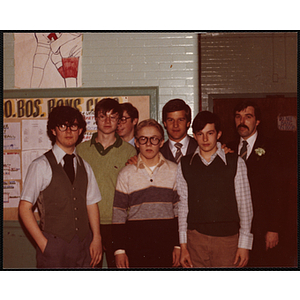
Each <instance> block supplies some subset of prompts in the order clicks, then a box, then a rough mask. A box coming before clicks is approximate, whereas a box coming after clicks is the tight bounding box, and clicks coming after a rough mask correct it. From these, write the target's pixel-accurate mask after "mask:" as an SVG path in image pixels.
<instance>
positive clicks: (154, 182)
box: [113, 154, 179, 249]
mask: <svg viewBox="0 0 300 300" xmlns="http://www.w3.org/2000/svg"><path fill="white" fill-rule="evenodd" d="M176 174H177V165H176V164H175V163H173V162H171V161H169V160H166V159H165V158H164V157H163V155H162V154H159V163H158V165H157V166H156V168H155V169H154V171H153V172H151V170H150V169H149V168H147V166H146V165H145V164H144V162H143V161H142V159H141V158H140V156H138V162H137V165H128V166H126V167H125V168H123V169H122V170H121V171H120V173H119V175H118V179H117V185H116V191H115V198H114V205H113V224H118V225H122V224H123V225H124V224H125V223H126V224H128V223H130V227H128V226H115V227H117V230H115V231H114V232H115V236H114V242H115V246H116V249H125V248H126V246H125V245H126V236H127V235H128V232H126V231H127V230H128V228H131V229H132V228H133V227H136V228H138V230H139V232H142V231H143V229H145V231H144V232H149V230H153V232H152V235H154V236H155V235H160V234H162V235H164V234H167V235H168V238H170V237H172V238H171V240H172V243H173V246H175V245H179V242H178V224H177V215H178V201H179V198H178V195H177V190H176ZM162 226H163V227H164V228H169V229H168V230H171V231H172V232H166V230H163V228H162ZM144 238H145V239H147V238H148V237H147V236H145V237H144ZM157 238H158V239H160V238H166V237H163V236H161V237H157Z"/></svg>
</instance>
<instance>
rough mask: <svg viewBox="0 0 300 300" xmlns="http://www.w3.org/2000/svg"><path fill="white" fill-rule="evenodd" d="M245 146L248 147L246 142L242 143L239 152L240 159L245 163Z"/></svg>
mask: <svg viewBox="0 0 300 300" xmlns="http://www.w3.org/2000/svg"><path fill="white" fill-rule="evenodd" d="M247 145H248V142H247V141H243V147H242V149H241V151H240V157H241V158H242V159H243V160H245V161H246V159H247Z"/></svg>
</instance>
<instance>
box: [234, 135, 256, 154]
mask: <svg viewBox="0 0 300 300" xmlns="http://www.w3.org/2000/svg"><path fill="white" fill-rule="evenodd" d="M257 135H258V132H257V131H256V132H255V133H254V134H253V135H252V136H250V137H249V138H248V139H247V140H246V141H247V142H248V145H247V158H248V157H249V155H250V154H251V152H252V149H253V146H254V143H255V141H256V139H257ZM243 141H244V139H243V138H240V143H239V149H238V150H239V152H238V153H240V151H241V149H242V147H243Z"/></svg>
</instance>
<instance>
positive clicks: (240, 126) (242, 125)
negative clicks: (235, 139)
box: [237, 124, 249, 130]
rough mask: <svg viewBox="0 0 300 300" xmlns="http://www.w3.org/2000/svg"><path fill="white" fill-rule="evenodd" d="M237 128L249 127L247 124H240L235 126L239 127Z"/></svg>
mask: <svg viewBox="0 0 300 300" xmlns="http://www.w3.org/2000/svg"><path fill="white" fill-rule="evenodd" d="M239 128H246V129H248V130H249V127H248V126H247V125H244V124H240V125H239V126H238V127H237V129H239Z"/></svg>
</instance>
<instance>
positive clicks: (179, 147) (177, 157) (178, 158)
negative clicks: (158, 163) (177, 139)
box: [174, 143, 183, 164]
mask: <svg viewBox="0 0 300 300" xmlns="http://www.w3.org/2000/svg"><path fill="white" fill-rule="evenodd" d="M174 146H175V147H176V148H177V151H176V153H175V161H176V163H177V164H178V163H179V161H180V158H181V157H182V155H183V154H182V152H181V147H182V146H183V145H182V144H181V143H176V144H175V145H174Z"/></svg>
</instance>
